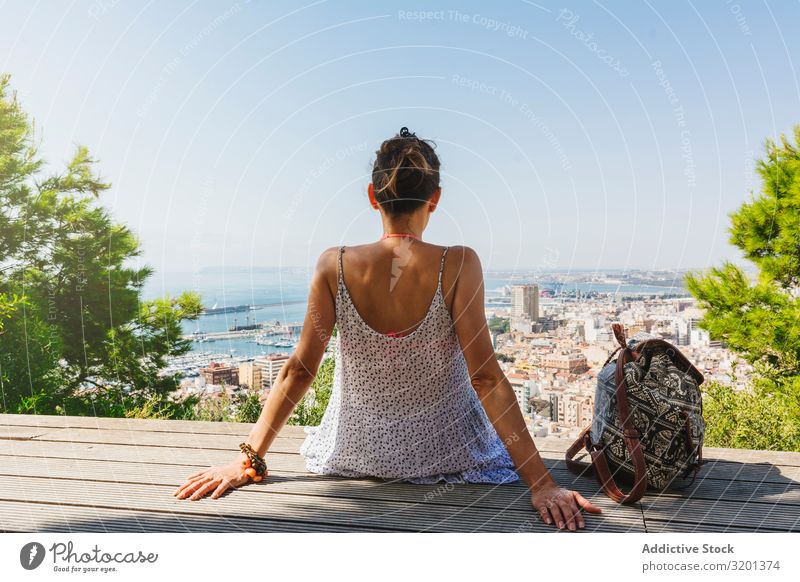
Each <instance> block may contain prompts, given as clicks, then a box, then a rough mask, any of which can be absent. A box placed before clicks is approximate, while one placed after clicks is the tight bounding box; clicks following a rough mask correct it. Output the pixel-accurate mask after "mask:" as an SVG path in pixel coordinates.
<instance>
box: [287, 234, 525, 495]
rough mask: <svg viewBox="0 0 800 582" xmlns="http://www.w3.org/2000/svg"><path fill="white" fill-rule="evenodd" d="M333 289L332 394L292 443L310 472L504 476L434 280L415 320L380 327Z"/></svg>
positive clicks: (507, 461) (496, 442) (428, 478)
mask: <svg viewBox="0 0 800 582" xmlns="http://www.w3.org/2000/svg"><path fill="white" fill-rule="evenodd" d="M343 251H344V247H341V248H340V249H339V258H338V273H339V275H338V290H337V293H336V325H337V332H338V333H337V335H338V338H337V341H336V350H335V354H336V356H335V358H336V366H335V371H334V377H333V389H332V393H331V398H330V402H329V404H328V408H327V410H326V411H325V414H324V416H323V418H322V421H321V423H320V425H319V426H318V427H308V428H307V429H306V432H307V433H308V436H307V437H306V439H305V441H304V442H303V444H302V447H301V449H300V453H301V454H302V455H304V456H305V458H306V467H307V469H308V470H309V471H311V472H314V473H322V474H332V475H342V476H346V477H378V478H384V479H393V480H401V481H409V482H413V483H436V482H439V481H446V482H449V483H464V482H468V483H505V482H511V481H516V480H518V479H519V476H518V475H517V473H516V471H515V470H514V464H513V462H512V460H511V458H510V456H509V455H508V452H507V451H506V448H505V446H504V445H503V443H502V441H501V440H500V438H499V436H498V434H497V432H496V431H495V429H494V427H493V426H492V424H491V422H490V421H489V419H488V417H487V416H486V413H485V412H484V409H483V406H482V405H481V403H480V400H479V399H478V397H477V394H476V393H475V390H474V389H473V388H472V386H471V383H470V378H469V372H468V370H467V364H466V361H465V359H464V355H463V353H462V351H461V347H460V345H459V343H458V339H457V336H456V333H455V328H454V326H453V320H452V317H451V316H450V312H449V311H448V309H447V305H446V304H445V301H444V295H443V292H442V269H443V268H444V259H445V256H446V253H447V249H446V248H445V250H444V253H442V262H441V268H440V269H439V284H438V286H437V289H436V294H435V296H434V298H433V301H432V302H431V305H430V308H429V309H428V313H427V315H426V316H425V319H424V320H423V322H422V323H421V325H420V326H419V327H417V328H416V329H415V330H414V331H413V332H411V333H410V334H408V335H404V336H399V337H398V336H391V335H386V334H382V333H380V332H378V331H376V330H374V329H373V328H371V327H370V326H369V325H367V323H366V322H365V321H364V320H363V319H362V318H361V316H360V315H359V313H358V311H357V310H356V308H355V305H354V304H353V302H352V299H351V297H350V294H349V292H348V290H347V287H346V286H345V284H344V276H343V272H342V253H343Z"/></svg>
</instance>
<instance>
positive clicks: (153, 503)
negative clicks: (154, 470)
mask: <svg viewBox="0 0 800 582" xmlns="http://www.w3.org/2000/svg"><path fill="white" fill-rule="evenodd" d="M173 489H174V488H173V487H167V486H162V485H138V484H127V483H124V484H123V483H103V482H87V481H78V480H74V481H73V480H68V479H48V478H46V477H38V476H34V477H8V476H3V477H0V500H4V501H16V502H19V501H28V502H52V500H54V499H59V500H64V502H63V504H64V505H74V506H87V507H95V508H111V509H130V510H135V511H148V512H166V513H170V514H175V515H204V516H216V517H217V518H219V519H226V518H228V517H234V518H264V519H271V520H278V521H293V522H299V523H312V524H333V525H338V526H345V527H350V528H352V529H353V530H358V529H359V528H361V527H365V526H366V527H372V528H374V527H379V528H385V529H392V530H395V531H460V532H469V531H493V532H513V531H520V530H522V531H537V530H538V531H548V530H552V528H551V527H547V526H545V525H544V524H542V523H540V522H539V520H538V517H537V516H536V514H535V512H534V511H533V510H532V509H531V510H530V511H518V510H515V509H504V510H499V511H498V510H496V509H486V508H482V507H454V506H445V505H433V504H425V503H409V502H404V501H382V500H365V499H348V498H336V497H318V496H313V495H299V494H294V493H292V494H289V493H272V492H270V491H269V488H268V487H263V486H262V487H258V486H256V487H252V488H250V487H248V488H243V489H241V490H239V491H236V492H234V493H235V494H229V495H225V496H223V497H221V498H220V499H216V500H212V499H207V498H206V499H202V500H199V501H188V500H178V499H176V498H175V497H173V496H172V495H171V491H172V490H173ZM11 491H13V492H14V495H15V497H16V498H14V499H9V498H8V493H9V492H11ZM68 500H69V501H68ZM590 517H592V516H590ZM587 521H589V520H587ZM600 528H602V529H603V530H604V531H608V530H610V529H614V530H615V531H644V528H643V524H642V522H641V519H639V520H636V521H624V520H622V521H621V520H616V521H612V520H611V519H606V520H605V521H601V520H600V519H596V520H591V523H590V525H589V529H590V530H591V529H594V530H599V529H600Z"/></svg>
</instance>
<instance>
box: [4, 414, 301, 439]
mask: <svg viewBox="0 0 800 582" xmlns="http://www.w3.org/2000/svg"><path fill="white" fill-rule="evenodd" d="M0 426H28V427H38V428H94V429H106V430H141V431H150V432H170V433H172V432H177V433H181V432H182V433H187V434H225V435H241V436H247V435H248V434H249V432H250V430H251V429H252V427H253V424H252V423H239V422H210V421H198V420H160V419H149V418H147V419H142V418H107V417H99V416H60V415H48V414H0ZM281 436H285V437H290V438H304V437H305V433H304V431H303V427H301V426H292V425H287V426H285V427H284V428H283V429H282V430H281Z"/></svg>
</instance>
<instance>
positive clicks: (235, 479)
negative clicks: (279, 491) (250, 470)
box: [172, 458, 267, 501]
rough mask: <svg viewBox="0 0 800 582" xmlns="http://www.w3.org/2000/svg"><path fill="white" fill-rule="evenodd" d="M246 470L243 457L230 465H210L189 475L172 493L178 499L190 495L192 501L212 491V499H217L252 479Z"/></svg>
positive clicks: (265, 474)
mask: <svg viewBox="0 0 800 582" xmlns="http://www.w3.org/2000/svg"><path fill="white" fill-rule="evenodd" d="M244 471H245V467H244V466H243V465H242V460H241V458H239V459H237V460H236V461H234V462H232V463H230V464H228V465H220V466H216V467H209V468H208V469H203V470H202V471H198V472H197V473H193V474H191V475H189V476H188V477H187V478H186V481H185V482H184V483H183V484H182V485H181V486H180V487H178V488H177V489H176V490H175V491H174V492H173V493H172V494H173V495H174V496H175V497H177V498H178V499H186V497H187V496H189V499H190V500H191V501H196V500H198V499H201V498H203V497H205V496H206V495H208V494H209V493H211V499H216V498H217V497H219V496H220V495H222V494H223V493H225V491H227V490H228V489H232V488H236V487H240V486H241V485H244V484H245V483H247V482H248V481H250V477H249V476H248V475H247V474H246V473H245V472H244ZM266 476H267V473H264V477H266Z"/></svg>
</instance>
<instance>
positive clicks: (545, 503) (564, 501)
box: [531, 481, 602, 531]
mask: <svg viewBox="0 0 800 582" xmlns="http://www.w3.org/2000/svg"><path fill="white" fill-rule="evenodd" d="M531 505H533V508H534V509H535V510H536V511H538V512H539V515H540V516H541V517H542V520H544V522H545V523H546V524H548V525H550V524H554V525H555V526H556V527H558V529H564V528H565V527H566V528H568V529H569V530H571V531H575V530H576V529H583V528H584V526H585V523H584V521H583V515H582V513H581V509H583V510H585V511H588V512H589V513H601V511H602V510H601V509H600V508H599V507H597V506H596V505H594V504H593V503H591V502H590V501H589V500H588V499H586V498H585V497H584V496H583V495H581V494H580V493H578V492H577V491H570V490H569V489H563V488H561V487H559V486H558V485H557V484H556V483H555V481H551V482H549V483H547V484H545V485H543V486H541V487H537V488H535V489H533V490H532V491H531Z"/></svg>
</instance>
